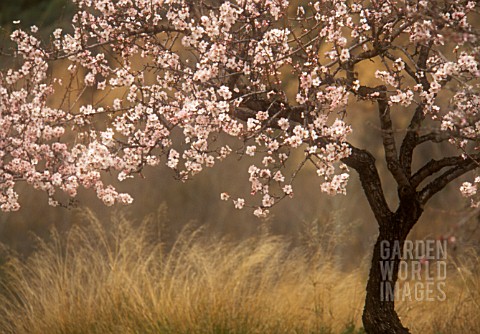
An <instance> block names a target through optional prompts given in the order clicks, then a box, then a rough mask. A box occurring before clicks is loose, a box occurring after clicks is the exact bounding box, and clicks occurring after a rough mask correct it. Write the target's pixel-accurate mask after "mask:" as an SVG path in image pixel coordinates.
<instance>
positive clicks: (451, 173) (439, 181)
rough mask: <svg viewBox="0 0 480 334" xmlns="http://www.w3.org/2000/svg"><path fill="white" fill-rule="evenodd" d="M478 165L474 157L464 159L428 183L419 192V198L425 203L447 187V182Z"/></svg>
mask: <svg viewBox="0 0 480 334" xmlns="http://www.w3.org/2000/svg"><path fill="white" fill-rule="evenodd" d="M476 167H478V162H477V161H476V160H474V159H472V158H467V159H464V160H463V161H462V162H460V163H458V164H457V166H455V167H452V168H450V169H449V170H447V171H446V172H445V173H443V174H442V175H440V176H439V177H437V178H436V179H435V180H433V181H432V182H430V183H429V184H428V185H426V186H425V187H424V188H423V189H422V190H421V191H420V192H419V200H420V202H421V203H422V204H425V203H426V202H427V201H428V200H429V199H430V198H431V197H432V196H433V195H435V194H436V193H438V192H439V191H440V190H442V189H443V188H445V186H446V185H447V184H449V183H450V182H451V181H453V180H455V179H456V178H458V177H460V176H462V175H463V174H465V173H467V172H469V171H471V170H473V169H475V168H476Z"/></svg>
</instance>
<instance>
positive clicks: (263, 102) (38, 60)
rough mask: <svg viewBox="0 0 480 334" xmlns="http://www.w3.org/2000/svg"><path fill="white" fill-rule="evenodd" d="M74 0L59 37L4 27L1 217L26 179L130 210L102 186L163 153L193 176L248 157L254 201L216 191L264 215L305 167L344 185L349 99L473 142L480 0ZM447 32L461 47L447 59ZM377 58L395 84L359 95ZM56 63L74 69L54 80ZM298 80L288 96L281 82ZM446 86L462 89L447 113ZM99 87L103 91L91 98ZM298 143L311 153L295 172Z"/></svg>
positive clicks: (327, 183) (340, 190)
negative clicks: (9, 62) (417, 111)
mask: <svg viewBox="0 0 480 334" xmlns="http://www.w3.org/2000/svg"><path fill="white" fill-rule="evenodd" d="M74 2H75V5H76V6H77V8H78V10H77V13H76V14H75V16H74V17H73V19H72V30H71V31H69V32H64V31H62V30H61V29H56V30H55V31H54V32H53V33H52V36H51V44H50V45H45V44H43V43H42V42H41V41H40V39H39V38H38V37H36V36H37V28H36V27H32V28H31V30H30V32H27V31H25V30H22V29H18V30H16V31H14V32H13V33H12V34H11V36H10V37H11V40H12V41H13V42H14V43H15V45H16V46H15V48H14V57H16V63H17V64H18V65H16V66H14V67H12V68H10V69H5V70H3V71H1V72H0V133H1V136H0V206H1V209H2V210H4V211H14V210H18V208H19V203H18V194H17V192H16V190H15V187H16V184H17V183H19V182H26V183H28V184H29V185H31V186H33V187H34V188H36V189H40V190H43V191H45V192H46V193H47V195H48V198H49V203H50V204H51V205H58V204H59V201H58V196H57V192H58V191H59V190H61V191H62V192H64V193H65V194H66V195H68V196H70V197H74V196H76V194H77V192H78V188H79V187H84V188H88V189H93V190H94V191H95V193H96V194H97V196H98V197H99V198H100V199H101V200H102V201H103V202H104V203H105V204H106V205H112V204H114V203H116V202H119V203H125V204H127V203H131V202H132V200H133V199H132V198H131V197H130V196H129V195H127V194H124V193H121V192H119V191H118V190H117V189H116V188H115V187H114V186H113V185H111V184H106V183H105V176H106V174H107V173H109V174H113V175H115V176H116V177H117V178H118V180H119V181H120V182H121V181H123V180H125V179H127V178H131V177H134V176H135V175H137V174H139V173H141V171H142V169H143V168H144V167H145V166H156V165H159V164H160V163H164V164H166V166H167V167H168V168H170V169H171V170H173V171H174V173H175V174H176V176H177V177H178V178H179V179H181V180H187V179H188V178H190V177H192V176H193V175H196V174H198V173H199V172H201V171H202V170H204V169H205V168H208V167H212V166H214V165H215V164H216V163H217V162H219V161H221V160H223V159H225V158H226V157H227V156H228V155H230V154H231V153H232V152H237V153H239V154H242V155H245V156H248V157H253V159H254V163H253V164H252V165H251V167H250V168H249V169H248V171H245V174H246V178H248V180H249V182H250V192H251V194H252V196H253V199H252V200H251V201H250V200H246V199H244V198H233V197H230V195H228V194H226V193H224V194H222V195H221V198H222V199H224V200H228V201H232V203H233V205H234V206H235V207H236V208H238V209H241V208H244V207H251V208H252V209H253V211H254V213H255V215H257V216H265V215H266V214H267V213H268V210H269V209H270V208H271V207H272V206H274V205H275V204H276V203H278V202H279V201H280V200H281V199H283V198H285V197H292V196H293V194H294V186H293V181H294V178H295V176H296V175H297V174H298V172H299V171H300V169H302V168H303V166H305V165H306V164H313V165H314V166H315V168H316V170H317V174H318V175H319V176H320V177H321V181H320V189H321V190H322V191H324V192H326V193H328V194H332V195H333V194H345V193H346V186H347V181H348V178H349V174H348V172H349V171H348V168H346V166H345V165H344V164H343V163H342V160H344V159H346V158H347V157H348V156H349V155H350V154H351V148H350V146H349V144H348V142H347V139H348V136H349V135H350V133H351V132H352V129H351V127H350V125H349V124H348V121H347V119H346V118H345V115H346V114H348V113H349V112H350V109H351V108H352V103H353V102H352V101H355V97H356V98H357V99H369V100H371V101H373V102H375V101H378V99H380V98H382V96H383V95H382V94H387V100H388V103H389V105H390V107H391V108H392V109H395V108H400V107H401V108H408V107H409V106H411V105H423V106H424V111H425V114H430V115H432V118H433V119H436V120H437V121H439V122H440V123H441V130H442V131H446V132H449V133H452V134H454V133H455V134H459V135H461V136H462V137H465V138H467V139H468V140H476V139H477V137H478V133H479V130H480V129H479V127H480V124H479V122H478V115H477V110H478V106H479V101H478V95H476V92H478V83H477V81H476V80H477V79H478V78H479V76H480V68H479V48H478V47H472V45H474V46H475V45H477V44H478V43H477V44H476V37H475V36H476V35H475V34H474V33H471V31H472V29H473V28H472V25H471V23H470V22H469V15H468V14H469V13H470V12H472V11H474V10H476V9H478V4H476V3H474V2H472V1H464V0H462V1H457V2H456V3H455V4H452V5H451V6H450V7H448V8H447V9H446V10H447V12H445V13H443V14H439V15H440V17H436V16H432V14H431V12H430V11H429V9H428V4H427V2H426V1H420V2H417V1H402V2H398V3H397V2H391V1H384V0H379V1H356V2H353V3H352V2H351V1H347V0H322V1H316V2H312V3H309V4H307V5H305V4H304V5H301V6H298V5H297V4H296V3H294V2H292V3H290V2H289V1H287V0H268V1H257V0H231V1H223V2H221V3H219V4H218V5H209V4H207V3H204V2H201V3H199V4H195V5H192V4H191V3H190V2H189V1H186V0H169V1H165V0H148V1H146V0H119V1H112V0H96V1H91V0H75V1H74ZM294 7H295V8H294ZM292 9H295V10H292ZM380 27H381V28H380ZM447 35H448V36H450V37H452V38H454V39H455V41H456V42H457V44H458V46H459V48H461V50H454V52H453V53H452V54H447V55H445V54H444V53H442V49H441V48H440V47H441V46H442V45H444V44H445V43H446V36H447ZM405 36H407V37H408V38H404V37H405ZM425 44H428V45H430V47H431V48H433V47H437V49H435V50H436V51H435V52H434V53H433V54H434V55H431V56H430V57H428V59H426V60H425V62H424V63H422V62H421V61H417V62H415V59H414V58H415V57H417V56H418V54H419V51H418V50H419V49H420V48H422V46H424V45H425ZM394 54H395V56H393V55H394ZM376 57H380V58H381V60H382V66H383V67H382V68H379V69H377V70H376V72H375V76H376V78H377V79H378V80H380V81H382V82H383V83H384V84H386V86H387V92H382V94H380V93H381V92H378V91H375V92H372V93H369V94H367V95H365V94H363V93H361V92H362V87H363V84H364V83H362V82H361V81H360V79H359V77H358V73H357V72H356V71H355V66H357V64H360V63H361V62H363V61H365V60H369V59H370V60H371V59H374V58H376ZM59 60H62V62H61V64H60V62H58V61H59ZM57 63H58V65H57ZM65 64H66V65H65ZM61 66H65V68H66V69H67V73H68V75H69V78H67V79H65V78H60V77H58V78H57V77H55V76H54V75H53V74H52V73H55V72H52V67H53V68H58V67H61ZM291 82H298V88H297V89H296V90H295V91H294V92H292V91H291V89H290V88H288V89H286V87H287V85H286V84H287V83H288V84H289V85H291V84H290V83H291ZM447 86H448V87H449V88H450V89H453V90H454V95H453V97H452V100H451V103H450V107H447V108H446V110H445V111H444V112H439V109H440V107H438V105H437V104H438V103H437V98H438V95H439V91H440V90H442V89H445V88H446V87H447ZM452 86H454V87H453V88H452ZM390 87H393V90H391V89H390ZM458 87H460V88H458ZM92 90H94V91H96V93H97V94H96V95H97V97H96V98H95V99H93V101H92V100H91V99H90V100H89V99H87V98H85V96H86V95H87V93H88V92H91V91H92ZM90 95H91V94H90ZM54 96H55V97H58V96H63V98H61V99H58V98H52V97H54ZM59 100H60V101H59ZM83 101H88V102H85V103H84V102H83ZM225 137H233V138H235V139H237V143H238V145H237V147H234V148H232V147H230V146H228V145H226V144H225V143H222V140H221V139H222V138H225ZM293 150H301V151H303V152H304V156H303V159H300V160H301V161H293V165H295V166H297V167H298V168H293V170H291V168H290V169H289V167H288V166H290V165H292V164H290V163H287V162H289V161H290V160H292V158H291V157H292V156H293V155H292V154H291V152H292V151H293Z"/></svg>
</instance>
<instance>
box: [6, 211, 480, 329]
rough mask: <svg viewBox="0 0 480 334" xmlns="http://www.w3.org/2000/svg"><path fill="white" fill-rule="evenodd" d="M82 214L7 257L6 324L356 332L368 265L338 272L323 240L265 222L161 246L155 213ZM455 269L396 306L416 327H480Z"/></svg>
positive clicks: (198, 233) (478, 286)
mask: <svg viewBox="0 0 480 334" xmlns="http://www.w3.org/2000/svg"><path fill="white" fill-rule="evenodd" d="M84 221H85V223H84V226H76V227H74V228H73V229H72V230H71V231H70V232H69V233H68V234H67V235H66V236H65V235H64V236H60V235H58V234H55V233H54V234H53V235H52V238H51V240H50V241H49V242H40V241H39V242H40V246H39V250H38V251H37V252H36V253H35V254H34V255H33V256H31V257H30V258H29V259H28V260H27V261H25V262H21V261H15V260H11V262H10V263H9V265H7V269H6V272H7V274H8V277H7V278H5V279H4V281H5V282H6V284H7V285H6V287H5V290H7V291H8V292H5V293H3V294H2V297H1V298H2V299H1V300H0V331H1V332H2V333H15V334H22V333H29V334H30V333H31V334H34V333H38V334H45V333H49V334H57V333H65V334H66V333H102V334H103V333H162V334H163V333H352V334H353V333H357V331H356V330H355V329H354V328H359V327H360V325H361V310H362V307H363V306H362V305H363V297H364V292H363V291H364V285H365V279H366V275H365V270H364V269H362V268H359V269H357V270H354V271H351V272H348V273H345V272H342V271H341V270H340V269H338V268H337V267H336V266H335V257H334V256H332V254H331V252H326V251H325V249H322V248H321V247H319V248H318V249H317V250H316V251H315V252H313V253H312V250H311V249H308V251H306V250H305V249H304V248H301V247H294V246H292V245H291V243H289V242H287V241H286V240H284V239H281V238H278V237H273V236H269V235H268V234H264V235H261V236H258V237H255V238H250V239H248V240H244V241H241V242H227V241H225V240H221V239H219V238H215V237H212V236H209V235H208V234H207V233H205V232H204V231H203V230H201V229H200V230H199V229H196V230H185V231H183V232H182V233H181V234H180V236H179V238H178V239H177V241H176V243H175V244H174V245H170V246H168V247H166V246H164V245H163V244H162V243H158V242H155V241H154V239H156V240H157V241H158V239H161V236H160V237H159V236H158V235H157V232H155V231H156V230H155V226H156V225H155V224H154V222H153V221H145V222H143V223H141V224H132V223H130V222H128V221H127V220H126V219H124V218H123V217H122V216H118V217H117V218H116V221H114V222H113V224H111V225H109V227H108V229H107V228H106V227H105V226H104V225H102V224H101V223H100V222H99V221H98V220H97V219H96V217H94V216H93V215H91V214H90V213H88V212H87V213H84ZM154 230H155V231H154ZM152 235H156V237H153V236H152ZM167 248H168V249H167ZM306 254H309V255H308V256H306ZM477 261H478V257H477ZM477 265H478V263H477ZM468 267H469V268H470V267H471V268H473V266H471V264H470V265H469V266H468ZM462 268H467V266H465V265H463V264H462ZM459 273H461V275H455V276H449V280H451V281H452V282H450V281H449V282H450V283H449V284H448V285H447V286H448V287H450V289H451V291H452V292H455V293H456V294H455V295H452V294H448V299H447V301H446V302H443V303H425V305H424V304H422V303H417V304H414V305H413V306H412V305H405V304H402V305H401V306H400V312H401V314H402V316H403V318H404V321H405V323H406V324H408V325H409V326H410V327H411V328H412V329H413V330H414V332H415V333H445V334H446V333H475V331H477V332H478V328H479V324H480V321H479V314H480V310H479V308H478V299H479V298H478V297H479V296H478V291H479V290H480V280H479V277H480V276H479V275H478V272H477V273H474V272H472V271H467V270H466V269H462V271H459ZM450 277H451V278H450ZM449 292H450V291H449ZM449 292H447V293H449ZM467 329H468V330H467ZM358 333H360V331H358Z"/></svg>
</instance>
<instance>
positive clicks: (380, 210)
mask: <svg viewBox="0 0 480 334" xmlns="http://www.w3.org/2000/svg"><path fill="white" fill-rule="evenodd" d="M350 148H351V150H352V154H351V155H350V156H349V157H347V158H344V159H342V162H343V163H345V164H346V165H347V166H349V167H351V168H353V169H355V170H356V171H357V173H358V175H359V177H360V182H361V183H362V188H363V191H364V193H365V195H366V196H367V200H368V203H369V204H370V207H371V208H372V211H373V214H374V215H375V218H376V219H377V222H378V223H379V224H381V225H383V224H388V223H389V222H390V219H391V217H392V215H393V213H392V211H391V210H390V208H389V207H388V204H387V201H386V200H385V195H384V193H383V189H382V183H381V181H380V176H379V175H378V171H377V168H376V167H375V158H374V157H373V155H372V154H371V153H370V152H368V151H366V150H362V149H359V148H356V147H354V146H352V145H350Z"/></svg>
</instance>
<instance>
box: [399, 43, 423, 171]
mask: <svg viewBox="0 0 480 334" xmlns="http://www.w3.org/2000/svg"><path fill="white" fill-rule="evenodd" d="M430 47H431V44H428V45H423V46H422V47H421V48H420V52H419V56H418V60H417V64H416V66H417V69H420V70H423V69H425V68H426V67H427V59H428V54H429V53H430ZM418 80H419V82H420V83H421V84H422V86H423V90H424V91H428V89H429V87H430V83H429V82H428V80H427V77H426V76H425V74H424V75H423V76H421V77H420V78H419V79H418ZM423 108H424V105H423V103H422V104H419V105H418V107H417V108H416V109H415V113H414V114H413V117H412V119H411V121H410V125H409V126H408V129H407V134H406V135H405V138H403V142H402V146H401V147H400V156H399V160H400V166H401V167H402V169H403V171H404V172H405V174H406V175H407V177H410V175H411V174H412V158H413V150H414V149H415V147H416V146H417V145H418V129H419V127H420V125H421V124H422V122H423V120H424V119H425V114H424V112H423Z"/></svg>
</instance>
